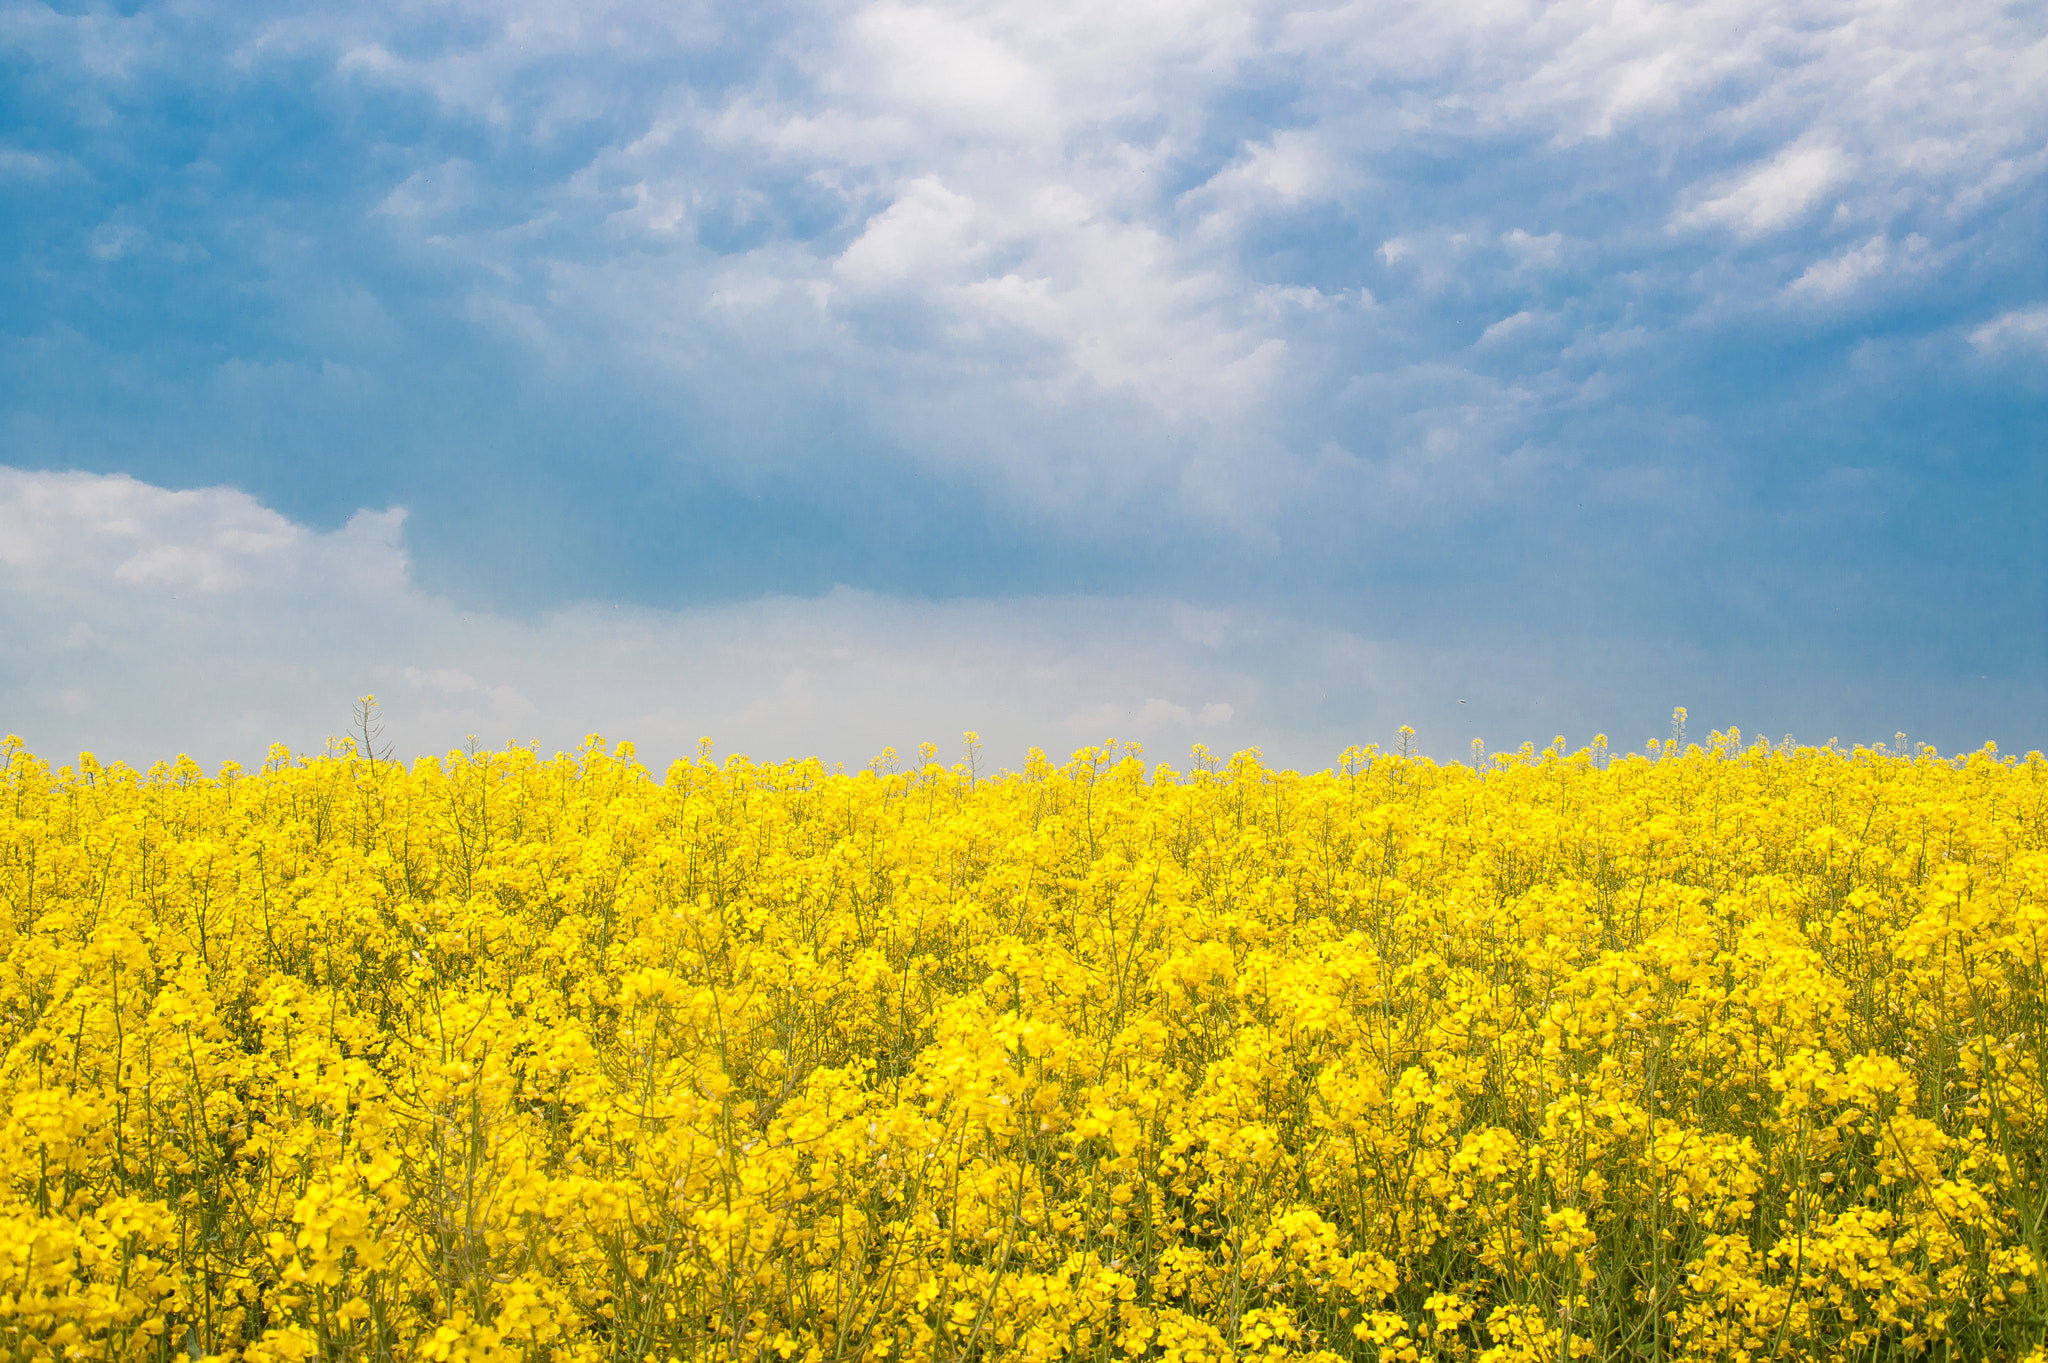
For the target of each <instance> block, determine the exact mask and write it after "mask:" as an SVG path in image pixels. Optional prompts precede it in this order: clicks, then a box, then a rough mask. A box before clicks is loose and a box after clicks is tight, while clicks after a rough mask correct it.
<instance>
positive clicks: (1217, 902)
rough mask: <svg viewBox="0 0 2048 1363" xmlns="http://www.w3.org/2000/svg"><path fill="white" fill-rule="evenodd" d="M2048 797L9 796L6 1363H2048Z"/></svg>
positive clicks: (3, 1255) (894, 792) (595, 746)
mask: <svg viewBox="0 0 2048 1363" xmlns="http://www.w3.org/2000/svg"><path fill="white" fill-rule="evenodd" d="M2044 939H2048V761H2043V760H2042V759H2041V758H2040V757H2038V756H2033V757H2029V758H2028V759H2027V760H2024V761H2016V760H2013V759H2010V758H2005V759H2001V758H1999V757H1998V756H1997V755H1996V754H1995V753H1992V752H1989V751H1987V752H1984V753H1979V754H1975V755H1971V756H1969V757H1967V758H1965V759H1944V758H1939V757H1937V756H1936V755H1934V754H1933V753H1932V752H1931V751H1925V750H1923V751H1922V752H1921V753H1919V754H1917V755H1911V756H1908V755H1902V754H1898V753H1891V752H1885V751H1882V750H1879V751H1863V750H1857V751H1854V752H1849V753H1843V752H1838V751H1836V750H1834V749H1833V748H1832V747H1830V748H1825V749H1814V748H1798V749H1792V748H1790V747H1788V746H1784V745H1780V746H1777V747H1773V746H1772V745H1769V744H1757V745H1754V746H1748V747H1744V746H1743V745H1742V742H1741V740H1740V738H1739V736H1736V735H1719V734H1717V735H1715V736H1714V739H1713V741H1712V742H1711V743H1710V744H1709V745H1707V746H1706V747H1704V748H1702V747H1699V746H1693V747H1689V748H1684V749H1682V750H1681V748H1680V746H1679V745H1678V744H1676V743H1673V744H1670V745H1663V744H1653V745H1652V753H1651V754H1650V755H1649V756H1642V755H1635V756H1627V757H1621V756H1610V755H1609V754H1608V752H1607V750H1606V746H1605V743H1604V740H1603V741H1601V742H1599V743H1597V744H1596V745H1595V746H1594V747H1593V748H1591V749H1588V750H1583V751H1580V752H1577V753H1568V752H1566V751H1565V747H1564V744H1563V742H1562V740H1560V741H1559V742H1558V743H1557V744H1556V745H1554V746H1553V747H1552V748H1551V749H1549V750H1546V751H1544V752H1541V753H1537V752H1533V751H1530V750H1527V749H1525V750H1524V751H1523V752H1521V753H1517V754H1510V755H1506V756H1504V757H1495V758H1493V759H1491V760H1476V757H1475V765H1474V766H1465V765H1438V764H1435V763H1432V762H1431V761H1429V760H1426V759H1421V758H1413V757H1409V756H1406V755H1403V754H1387V753H1381V752H1378V751H1376V750H1371V749H1368V750H1354V751H1351V752H1348V753H1346V754H1344V756H1343V759H1342V762H1341V763H1340V765H1339V766H1338V767H1337V768H1336V769H1335V770H1333V771H1328V772H1324V773H1321V774H1319V775H1299V774H1296V773H1293V772H1278V771H1272V770H1268V769H1267V768H1265V767H1264V766H1263V765H1261V762H1260V760H1259V759H1258V756H1257V755H1256V754H1244V755H1240V756H1239V757H1237V758H1235V759H1234V760H1231V761H1229V762H1227V763H1216V762H1212V761H1210V760H1209V759H1208V758H1207V757H1206V754H1201V753H1200V752H1199V751H1198V753H1197V762H1196V764H1195V768H1194V769H1193V770H1191V771H1187V772H1175V771H1172V770H1169V769H1168V768H1167V767H1165V766H1163V765H1160V766H1147V765H1146V763H1145V762H1144V761H1143V760H1142V758H1141V756H1140V754H1139V753H1138V752H1137V751H1136V750H1135V749H1119V748H1116V747H1111V748H1107V749H1102V750H1087V751H1083V752H1082V753H1080V754H1078V755H1076V756H1075V757H1074V758H1073V760H1072V761H1070V762H1068V763H1067V764H1066V765H1064V766H1061V767H1057V768H1055V767H1054V766H1053V765H1052V764H1050V763H1049V762H1048V761H1046V760H1045V759H1044V758H1043V757H1041V756H1037V755H1034V757H1033V760H1032V761H1031V763H1030V764H1029V767H1028V769H1027V770H1026V771H1024V772H1022V773H1018V774H1006V775H1000V776H996V777H988V776H983V775H980V774H978V773H977V771H976V770H975V768H974V766H973V765H972V764H971V763H970V764H963V765H960V766H956V767H950V768H949V767H945V766H942V765H938V764H936V763H934V762H932V761H931V760H930V755H929V752H927V756H926V760H925V763H924V764H923V765H922V766H921V767H920V768H919V769H917V770H914V771H910V772H896V771H892V770H889V769H888V768H887V767H886V766H883V765H878V766H877V768H875V769H873V770H870V771H864V772H861V773H859V774H855V775H847V774H843V773H839V772H835V771H828V770H826V769H825V768H823V767H821V766H820V765H819V764H818V763H816V762H793V763H785V764H782V765H778V766H760V765H756V764H753V763H750V762H748V761H747V760H745V759H743V758H731V759H728V760H726V761H724V762H723V763H714V762H713V761H711V760H710V758H709V757H708V756H706V757H701V758H699V759H698V760H696V761H693V762H685V763H678V764H677V765H675V766H674V767H673V768H671V769H670V770H669V771H668V773H667V774H666V778H665V780H663V781H660V782H657V781H656V780H654V779H653V778H651V777H650V775H649V773H648V772H647V771H645V770H644V769H643V768H641V767H640V766H638V765H636V764H635V762H634V760H633V755H632V751H631V749H630V747H628V746H625V745H620V746H619V747H618V748H617V749H616V750H613V749H610V748H608V747H607V746H606V745H605V744H604V743H602V742H601V741H598V740H595V739H593V740H592V741H591V742H590V743H589V744H588V745H587V746H586V747H585V749H584V750H583V751H582V752H581V753H580V754H577V755H575V756H561V757H557V758H555V759H554V760H552V761H546V760H542V759H540V758H539V757H538V756H537V755H535V754H534V753H532V752H529V751H525V750H520V749H513V750H511V751H506V752H478V753H468V754H464V753H454V754H450V755H449V756H448V757H447V758H445V759H442V760H439V761H435V760H428V759H422V760H420V761H418V762H415V763H414V764H413V765H412V767H411V768H410V769H409V770H408V769H407V768H405V767H403V766H400V765H398V764H395V763H390V762H380V761H374V760H369V759H368V758H367V757H364V756H359V755H358V754H357V752H356V751H355V750H354V749H352V748H350V747H348V746H346V745H341V746H338V747H336V748H335V749H334V750H333V751H331V752H330V753H328V754H327V755H324V756H321V757H317V758H313V759H310V760H293V759H292V758H291V757H290V755H289V754H287V753H284V752H282V751H277V752H274V753H273V755H272V760H271V762H270V763H269V764H268V765H267V766H266V767H265V768H264V770H262V771H260V772H244V771H241V770H239V769H237V768H236V767H234V766H232V765H230V766H228V767H226V768H224V769H223V770H222V771H221V772H220V773H219V774H218V775H217V776H213V777H209V776H207V775H206V774H205V773H204V772H202V771H201V770H200V769H199V768H197V767H196V766H194V765H193V764H192V763H190V762H184V761H181V762H179V763H178V764H176V765H172V766H163V767H159V768H156V769H154V770H152V771H150V772H148V773H146V774H138V773H136V772H134V771H130V770H127V769H124V768H121V767H102V766H101V765H99V764H98V763H97V762H95V761H94V760H93V759H92V758H91V757H90V756H82V757H81V758H80V759H79V762H78V764H77V765H76V766H75V767H68V768H63V769H61V770H54V771H53V770H52V769H51V768H50V767H48V766H47V765H45V764H43V763H41V762H39V761H38V760H36V759H35V758H33V757H32V756H30V755H29V754H27V753H25V752H24V751H22V750H21V745H20V743H19V742H18V741H15V740H9V742H8V746H7V749H6V752H5V769H4V777H0V954H4V960H5V966H4V971H0V1032H4V1043H5V1060H4V1066H5V1068H4V1071H0V1089H4V1096H5V1104H4V1106H5V1117H4V1125H0V1171H4V1184H0V1350H4V1351H5V1352H6V1353H7V1354H9V1355H10V1356H12V1357H15V1358H23V1359H56V1358H67V1359H107V1360H129V1359H152V1360H170V1359H172V1358H174V1357H177V1358H183V1359H186V1360H209V1359H247V1360H250V1361H251V1363H297V1361H298V1360H311V1359H358V1358H360V1359H387V1358H388V1359H405V1360H415V1359H426V1360H435V1361H436V1363H441V1361H444V1360H445V1361H446V1363H486V1361H487V1360H497V1359H505V1360H514V1359H517V1360H538V1359H559V1360H565V1361H567V1360H593V1361H594V1360H600V1359H602V1360H616V1361H617V1363H665V1361H666V1360H682V1359H698V1358H711V1357H719V1358H727V1359H745V1360H751V1361H754V1363H771V1361H773V1363H781V1361H782V1360H789V1361H791V1363H798V1361H800V1363H823V1360H838V1359H853V1358H859V1359H872V1360H891V1361H892V1363H963V1361H964V1360H968V1359H972V1358H983V1359H1006V1360H1008V1359H1017V1360H1053V1359H1077V1360H1078V1359H1100V1360H1108V1359H1111V1358H1149V1359H1158V1360H1160V1361H1161V1363H1221V1361H1222V1360H1226V1359H1229V1360H1244V1359H1267V1360H1278V1359H1281V1358H1283V1357H1294V1356H1301V1357H1303V1358H1310V1359H1316V1360H1331V1359H1338V1358H1344V1359H1384V1360H1425V1359H1427V1360H1471V1361H1472V1363H1510V1361H1511V1360H1556V1363H1565V1360H1569V1359H1577V1358H1588V1359H1730V1360H1746V1359H1774V1358H1841V1359H1891V1358H1907V1357H1915V1356H1926V1357H1932V1358H1972V1359H2005V1360H2011V1361H2012V1363H2020V1361H2021V1360H2034V1363H2042V1361H2043V1360H2048V1353H2044V1352H2043V1350H2042V1340H2043V1337H2044V1329H2048V1282H2044V1277H2043V1266H2042V1260H2043V1255H2044V1232H2048V1227H2044V1213H2048V1179H2044V1173H2048V1091H2044V1079H2048V1036H2044V1027H2048V998H2044V990H2043V976H2042V969H2043V964H2044V962H2043V949H2044Z"/></svg>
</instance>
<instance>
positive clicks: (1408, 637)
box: [0, 0, 2048, 765]
mask: <svg viewBox="0 0 2048 1363" xmlns="http://www.w3.org/2000/svg"><path fill="white" fill-rule="evenodd" d="M0 205H4V209H0V252H4V253H5V258H6V261H7V264H6V268H5V270H4V271H0V727H6V728H9V729H12V730H15V731H18V732H20V733H22V734H23V735H24V737H26V738H28V739H29V740H30V741H31V743H32V744H33V745H34V746H36V747H38V748H39V749H40V750H42V751H45V752H50V753H56V754H63V753H66V752H68V751H75V750H77V749H78V748H81V747H92V748H95V749H96V750H99V751H101V753H102V755H103V756H119V757H123V758H126V759H128V760H131V761H140V760H147V759H150V758H154V757H157V756H161V755H165V754H168V753H170V752H175V751H178V750H191V751H193V752H194V753H195V755H199V756H202V757H205V758H207V759H209V760H218V759H220V758H224V757H229V756H233V757H238V758H241V759H242V760H248V759H249V758H250V757H251V756H254V755H257V754H260V752H261V751H262V748H263V745H264V744H265V743H267V742H269V741H273V740H275V741H284V742H287V743H290V744H292V745H294V746H295V747H299V748H306V747H313V746H317V745H318V743H319V741H320V739H321V737H322V736H323V735H325V734H326V733H328V732H330V731H333V730H337V729H339V728H340V727H341V726H342V725H343V724H344V723H345V722H346V719H347V709H348V700H349V697H351V696H352V695H355V694H358V693H360V692H362V691H365V690H375V691H377V692H378V693H379V695H380V696H381V697H383V699H384V704H385V708H386V711H387V714H388V716H389V718H390V720H391V723H392V730H391V732H392V734H393V737H394V738H395V739H396V741H397V742H398V743H399V744H400V745H401V746H402V747H405V748H408V749H410V750H413V751H421V750H431V749H439V748H444V747H447V746H450V745H452V744H456V743H460V742H462V741H464V739H465V737H466V736H467V735H468V734H470V733H476V734H478V735H479V736H480V737H482V738H483V739H484V740H486V741H491V742H496V741H502V740H505V739H512V738H518V739H526V738H533V739H536V740H538V741H540V742H541V743H542V744H543V746H545V747H553V746H561V745H565V744H569V743H573V742H574V741H575V739H576V737H577V736H578V735H580V734H581V733H583V732H585V731H587V730H591V729H601V730H602V731H604V732H606V733H607V734H608V735H611V736H613V737H627V738H635V739H637V740H639V741H640V743H641V746H642V748H643V750H644V751H646V752H647V753H648V754H649V755H650V756H653V757H656V758H657V760H659V759H664V758H666V757H667V756H670V755H673V754H674V753H675V752H678V751H685V750H689V749H692V748H694V745H695V737H696V736H697V735H698V734H700V733H701V734H709V735H711V736H713V737H715V738H717V739H718V740H719V742H720V744H721V746H723V747H727V748H731V747H740V748H743V749H745V750H747V751H750V752H753V753H754V754H755V755H757V756H779V755H785V754H789V753H795V752H812V751H816V752H821V753H823V754H824V755H826V756H828V757H831V758H834V759H837V760H845V761H848V762H858V761H862V760H864V759H865V758H866V757H867V756H869V755H871V754H872V753H873V752H874V751H876V750H877V749H878V748H879V747H880V746H881V745H882V744H884V743H892V744H895V745H896V746H898V747H900V748H902V749H904V750H905V751H908V750H909V749H910V748H911V747H912V746H913V745H914V744H915V743H917V742H919V741H921V740H925V739H930V740H933V741H935V742H938V743H940V744H941V745H942V747H943V748H944V749H945V750H947V751H949V752H950V751H951V749H952V747H953V746H954V745H955V744H956V743H957V734H958V733H959V731H960V730H961V729H963V728H967V727H976V728H978V729H980V730H982V731H983V732H984V734H985V735H987V736H988V737H989V738H990V740H991V751H992V752H993V753H994V754H995V755H996V756H997V758H998V760H1001V761H1006V762H1014V761H1016V760H1017V759H1019V758H1020V757H1021V755H1022V752H1023V750H1024V748H1025V747H1026V746H1027V745H1031V744H1037V745H1040V746H1044V747H1046V748H1048V749H1051V750H1054V751H1056V752H1058V751H1063V750H1070V749H1071V748H1072V747H1073V746H1075V745H1077V744H1078V743H1080V742H1084V741H1091V740H1100V739H1103V738H1108V737H1118V738H1125V739H1139V740H1142V741H1143V742H1145V743H1146V744H1147V747H1148V750H1149V751H1152V752H1153V753H1154V754H1155V755H1158V756H1169V757H1173V758H1175V759H1177V758H1178V757H1179V755H1180V754H1181V753H1183V752H1184V751H1185V750H1186V747H1187V745H1188V744H1189V743H1191V742H1195V741H1200V742H1204V743H1207V744H1209V745H1210V746H1212V747H1214V748H1217V749H1219V750H1228V749H1233V748H1237V747H1243V746H1247V745H1251V744H1257V745H1259V746H1261V747H1263V748H1264V749H1265V750H1266V751H1267V753H1268V754H1269V756H1272V757H1275V758H1277V759H1278V760H1283V761H1287V762H1290V763H1294V764H1308V765H1323V764H1326V763H1327V762H1328V761H1329V760H1330V759H1331V757H1333V756H1334V754H1335V753H1336V751H1337V750H1338V749H1339V748H1341V747H1342V746H1344V745H1345V744H1346V743H1351V742H1384V741H1387V739H1388V738H1389V737H1390V736H1391V734H1392V731H1393V729H1394V728H1395V726H1398V725H1400V724H1402V723H1409V724H1412V725H1414V726H1415V727H1416V728H1417V729H1418V730H1419V731H1420V733H1421V736H1422V741H1423V744H1424V746H1425V747H1426V748H1427V749H1428V750H1430V751H1432V752H1435V753H1437V754H1438V755H1440V756H1463V755H1464V754H1465V752H1466V749H1467V744H1468V743H1469V741H1470V740H1471V739H1472V738H1474V737H1478V738H1481V739H1483V740H1484V741H1485V742H1486V743H1487V744H1489V745H1490V746H1493V747H1500V746H1514V745H1516V744H1519V743H1520V742H1522V741H1523V740H1525V739H1533V740H1536V741H1537V742H1538V743H1539V744H1541V743H1542V742H1544V741H1547V740H1548V739H1549V738H1550V737H1551V736H1552V735H1553V734H1557V733H1562V734H1564V735H1566V736H1567V737H1568V738H1569V739H1571V740H1572V741H1573V742H1574V743H1575V744H1576V743H1579V742H1583V741H1585V740H1586V739H1588V738H1590V736H1591V734H1592V733H1593V732H1594V731H1596V730H1598V731H1605V732H1608V733H1610V734H1611V735H1612V736H1613V739H1614V742H1615V743H1616V745H1617V746H1628V747H1640V746H1641V743H1642V740H1644V739H1645V738H1647V737H1650V736H1652V735H1661V734H1663V733H1664V732H1665V731H1666V729H1667V727H1668V720H1667V719H1666V716H1668V714H1669V712H1670V709H1671V707H1672V706H1673V705H1678V704H1683V705H1686V706H1688V707H1689V708H1690V710H1691V713H1692V727H1693V730H1694V732H1695V733H1696V734H1697V733H1704V732H1705V731H1706V729H1707V728H1708V727H1726V726H1728V725H1731V724H1734V725H1740V726H1742V727H1743V728H1744V729H1745V730H1746V731H1748V732H1750V733H1755V732H1758V731H1765V732H1769V733H1771V734H1772V735H1774V736H1776V735H1780V734H1782V733H1784V732H1787V731H1789V732H1792V733H1794V734H1795V735H1796V736H1797V737H1799V738H1801V739H1811V740H1814V741H1822V740H1825V739H1826V738H1828V737H1831V736H1839V737H1841V738H1843V739H1845V740H1849V741H1873V740H1877V739H1885V740H1887V741H1889V740H1890V739H1891V737H1892V735H1893V734H1894V733H1896V732H1900V731H1903V732H1906V733H1907V734H1908V735H1909V738H1910V739H1911V740H1912V741H1915V742H1918V741H1921V740H1925V741H1930V742H1934V743H1937V744H1938V745H1940V746H1941V747H1943V748H1944V749H1952V748H1955V747H1959V746H1971V747H1974V746H1976V745H1978V744H1980V743H1982V742H1983V741H1985V740H1987V739H1990V740H1995V741H1997V742H1998V743H1999V744H2000V745H2001V746H2002V747H2005V748H2008V749H2014V748H2018V749H2026V748H2031V747H2048V681H2044V678H2048V517H2044V515H2043V512H2044V509H2048V15H2044V13H2043V11H2042V10H2041V9H2040V8H2039V7H2038V6H2033V5H2021V4H1999V3H1980V2H1979V0H1962V3H1955V4H1949V5H1945V6H1933V7H1929V6H1902V5H1896V4H1882V3H1874V2H1870V0H1774V2H1773V3H1764V2H1763V0H1701V2H1700V3H1693V4H1674V3H1662V2H1660V0H1598V2H1597V3H1596V2H1595V0H1559V3H1553V4H1548V5H1535V4H1516V3H1497V2H1496V0H1485V2H1483V3H1482V2H1481V0H1448V2H1442V0H1439V2H1437V3H1391V2H1389V0H1359V2H1358V3H1337V4H1329V5H1323V6H1302V5H1296V6H1287V5H1279V4H1262V3H1242V2H1241V3H1225V2H1223V0H1176V2H1175V3H1150V2H1148V0H1133V2H1132V3H1127V4H1122V5H1116V6H1105V5H1101V4H1095V3H1078V2H1077V3H1066V2H1065V0H1033V3H1022V0H957V2H956V3H943V4H913V3H904V2H903V0H880V2H876V3H869V2H867V0H844V2H843V3H830V4H780V5H777V4H769V5H749V6H739V5H716V4H697V5H692V4H688V3H684V4H675V3H662V4H643V3H624V2H622V3H614V4H602V3H598V4H591V3H584V4H576V5H568V4H553V3H528V2H526V0H511V2H510V3H492V4H488V5H483V4H477V5H460V4H427V3H410V4H403V5H398V4H393V5H378V4H343V5H338V6H334V7H330V8H328V9H325V10H323V11H321V12H319V13H312V12H305V13H297V14H283V15H280V12H279V11H278V10H277V8H276V7H274V6H261V5H254V4H233V3H210V2H209V0H182V2H181V3H173V4H152V3H143V4H133V3H124V4H121V5H118V6H104V5H77V4H60V5H48V4H42V3H21V2H20V0H0Z"/></svg>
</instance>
